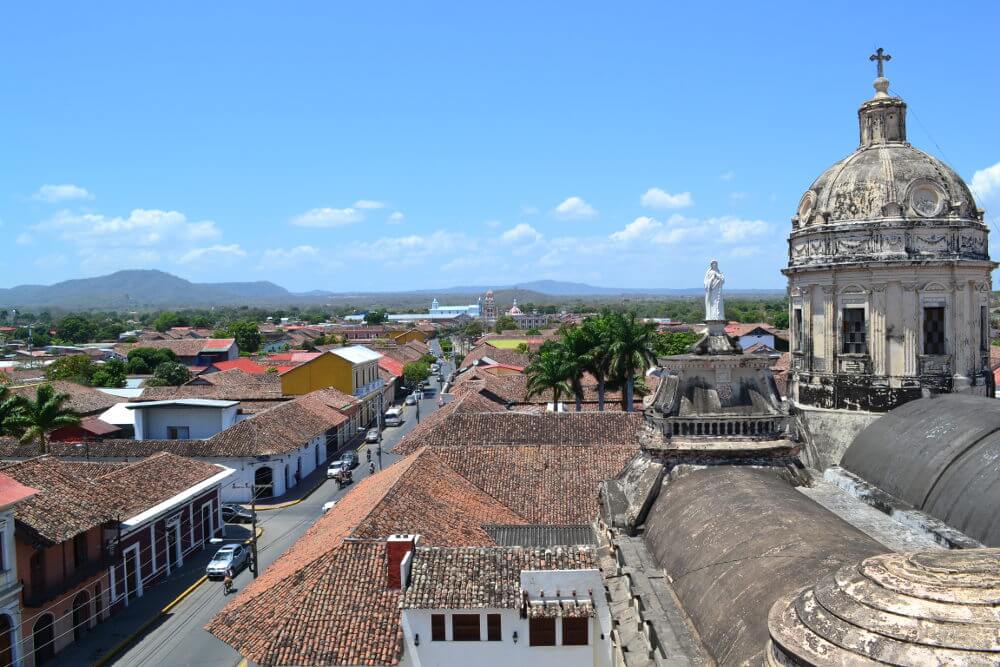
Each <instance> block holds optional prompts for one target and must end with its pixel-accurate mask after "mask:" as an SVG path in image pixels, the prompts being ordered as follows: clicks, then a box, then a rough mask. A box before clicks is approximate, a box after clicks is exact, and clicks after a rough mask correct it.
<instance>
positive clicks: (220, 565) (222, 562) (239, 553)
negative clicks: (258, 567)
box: [205, 544, 250, 579]
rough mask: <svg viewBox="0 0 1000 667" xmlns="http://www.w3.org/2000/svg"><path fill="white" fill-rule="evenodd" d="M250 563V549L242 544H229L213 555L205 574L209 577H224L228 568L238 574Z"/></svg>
mask: <svg viewBox="0 0 1000 667" xmlns="http://www.w3.org/2000/svg"><path fill="white" fill-rule="evenodd" d="M249 564H250V549H248V548H247V547H246V546H245V545H242V544H227V545H226V546H224V547H222V548H221V549H219V550H218V551H216V552H215V555H214V556H212V560H211V561H209V563H208V567H206V568H205V576H206V577H208V578H209V579H224V578H225V576H226V572H227V571H228V570H232V571H233V574H236V573H238V572H239V571H240V570H242V569H243V568H245V567H246V566H247V565H249Z"/></svg>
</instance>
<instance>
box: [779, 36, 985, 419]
mask: <svg viewBox="0 0 1000 667" xmlns="http://www.w3.org/2000/svg"><path fill="white" fill-rule="evenodd" d="M873 58H874V59H876V60H878V65H879V68H878V75H879V76H878V78H877V79H876V80H875V82H874V86H875V91H876V92H875V97H874V98H872V99H870V100H868V101H867V102H864V103H863V104H862V105H861V108H860V109H859V110H858V121H859V126H860V127H859V134H860V145H859V146H858V148H857V150H855V151H854V152H853V153H851V154H850V155H848V156H847V157H845V158H844V159H842V160H840V161H839V162H837V163H835V164H834V165H833V166H832V167H830V168H829V169H827V170H826V171H825V172H823V174H821V175H820V177H819V178H818V179H816V181H815V182H814V183H813V184H812V185H811V186H810V187H809V189H808V190H806V192H805V194H803V195H802V199H801V200H800V202H799V206H798V211H797V212H796V214H795V216H794V217H793V218H792V232H791V235H790V237H789V241H788V267H787V268H786V269H784V270H783V273H784V274H785V275H786V276H787V277H788V286H789V292H790V295H791V305H790V309H791V311H790V313H789V321H790V323H791V329H792V333H791V338H792V358H793V363H792V368H791V375H790V379H791V383H790V388H789V398H790V399H791V400H792V402H793V403H794V404H795V405H797V406H801V407H802V408H806V409H807V408H811V407H816V408H833V409H835V410H861V411H873V412H884V411H886V410H890V409H892V408H894V407H896V406H897V405H900V404H902V403H905V402H906V401H910V400H913V399H915V398H920V397H921V396H924V395H927V394H931V393H941V392H970V393H973V394H976V395H980V396H992V394H993V380H992V377H991V375H990V373H989V372H988V371H989V366H988V357H989V296H990V290H991V280H990V272H991V271H992V269H993V268H994V267H996V266H997V264H995V263H994V262H992V261H990V257H989V245H988V242H987V235H988V233H989V230H988V229H987V226H986V225H985V224H984V222H983V211H981V210H978V209H977V208H976V203H975V200H974V199H973V197H972V194H971V193H970V192H969V188H968V187H967V186H966V184H965V183H964V182H963V181H962V178H961V177H960V176H959V175H958V174H957V173H955V171H954V170H952V169H951V168H950V167H948V166H947V165H946V164H944V163H943V162H941V161H940V160H938V159H936V158H934V157H931V156H930V155H928V154H926V153H924V152H922V151H920V150H918V149H917V148H914V147H913V146H911V145H910V144H909V143H908V142H907V137H906V103H905V102H903V100H902V99H900V98H898V97H894V96H891V95H889V93H888V89H889V81H888V79H886V78H885V77H884V76H883V75H882V61H883V60H884V59H887V56H884V55H883V54H882V53H881V52H879V53H878V54H876V56H873Z"/></svg>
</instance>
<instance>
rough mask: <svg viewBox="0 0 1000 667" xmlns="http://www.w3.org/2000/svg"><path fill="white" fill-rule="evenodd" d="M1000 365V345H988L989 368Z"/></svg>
mask: <svg viewBox="0 0 1000 667" xmlns="http://www.w3.org/2000/svg"><path fill="white" fill-rule="evenodd" d="M998 367H1000V345H990V368H991V369H996V368H998Z"/></svg>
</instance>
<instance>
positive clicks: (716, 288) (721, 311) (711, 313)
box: [705, 259, 726, 322]
mask: <svg viewBox="0 0 1000 667" xmlns="http://www.w3.org/2000/svg"><path fill="white" fill-rule="evenodd" d="M725 284H726V277H725V276H724V275H722V271H719V262H718V261H716V260H714V259H713V260H712V263H711V264H710V265H709V267H708V271H706V272H705V321H706V322H712V321H716V322H724V321H725V319H726V309H725V306H724V304H723V302H722V286H723V285H725Z"/></svg>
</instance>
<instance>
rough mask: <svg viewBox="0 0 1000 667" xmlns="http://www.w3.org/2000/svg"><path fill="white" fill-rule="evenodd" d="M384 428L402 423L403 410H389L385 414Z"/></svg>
mask: <svg viewBox="0 0 1000 667" xmlns="http://www.w3.org/2000/svg"><path fill="white" fill-rule="evenodd" d="M384 423H385V425H386V426H400V425H401V424H402V423H403V409H402V408H389V409H388V410H386V412H385V421H384Z"/></svg>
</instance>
